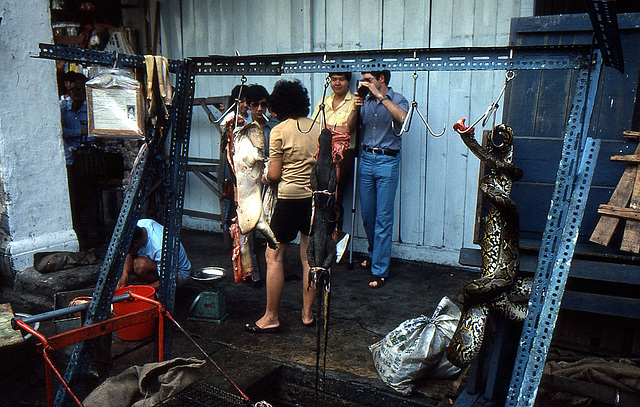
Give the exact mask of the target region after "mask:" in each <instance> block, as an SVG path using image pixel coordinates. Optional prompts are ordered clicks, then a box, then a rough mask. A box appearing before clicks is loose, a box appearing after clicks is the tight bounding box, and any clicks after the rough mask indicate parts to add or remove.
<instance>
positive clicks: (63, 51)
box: [38, 44, 182, 72]
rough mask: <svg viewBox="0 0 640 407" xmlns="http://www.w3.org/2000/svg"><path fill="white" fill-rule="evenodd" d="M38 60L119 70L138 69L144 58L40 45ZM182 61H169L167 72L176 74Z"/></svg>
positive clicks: (117, 53)
mask: <svg viewBox="0 0 640 407" xmlns="http://www.w3.org/2000/svg"><path fill="white" fill-rule="evenodd" d="M39 47H40V54H39V55H38V58H46V59H61V60H65V61H75V62H86V63H89V64H102V65H107V66H116V67H119V68H122V67H127V68H138V67H141V66H143V65H144V56H142V55H134V54H122V53H119V52H108V51H97V50H94V49H85V48H78V47H65V46H61V45H51V44H40V45H39ZM181 63H182V61H177V60H169V71H171V72H176V71H177V69H178V65H179V64H181Z"/></svg>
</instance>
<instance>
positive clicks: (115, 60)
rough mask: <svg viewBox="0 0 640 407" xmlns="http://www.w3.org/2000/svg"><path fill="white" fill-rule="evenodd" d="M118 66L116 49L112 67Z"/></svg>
mask: <svg viewBox="0 0 640 407" xmlns="http://www.w3.org/2000/svg"><path fill="white" fill-rule="evenodd" d="M117 67H118V51H117V50H116V57H115V59H114V61H113V69H116V68H117Z"/></svg>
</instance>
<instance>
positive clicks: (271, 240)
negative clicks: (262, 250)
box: [256, 212, 278, 249]
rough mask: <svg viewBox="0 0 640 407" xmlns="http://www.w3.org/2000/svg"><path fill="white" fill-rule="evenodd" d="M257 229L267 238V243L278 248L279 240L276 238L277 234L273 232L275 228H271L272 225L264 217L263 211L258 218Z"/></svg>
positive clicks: (273, 247)
mask: <svg viewBox="0 0 640 407" xmlns="http://www.w3.org/2000/svg"><path fill="white" fill-rule="evenodd" d="M256 229H257V230H258V232H260V233H262V235H263V236H264V237H265V238H266V239H267V244H268V245H269V247H270V248H272V249H276V248H277V247H278V240H277V239H276V236H275V235H274V234H273V230H271V227H270V226H269V224H268V223H267V221H266V219H265V218H264V213H263V212H262V213H260V219H258V223H256Z"/></svg>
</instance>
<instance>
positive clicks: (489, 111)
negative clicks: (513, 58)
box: [458, 70, 516, 134]
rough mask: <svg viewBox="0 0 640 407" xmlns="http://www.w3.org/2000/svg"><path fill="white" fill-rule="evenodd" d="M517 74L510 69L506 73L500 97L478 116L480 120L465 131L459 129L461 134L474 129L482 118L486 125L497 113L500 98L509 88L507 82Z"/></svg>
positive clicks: (483, 123)
mask: <svg viewBox="0 0 640 407" xmlns="http://www.w3.org/2000/svg"><path fill="white" fill-rule="evenodd" d="M515 76H516V74H515V72H513V71H511V70H509V71H507V73H506V74H505V78H504V86H502V89H501V90H500V94H498V97H497V98H496V101H495V102H493V103H492V104H491V105H490V106H489V107H488V108H487V110H486V111H485V112H484V113H483V114H482V116H480V117H479V118H478V120H476V121H475V122H473V124H472V125H470V126H469V127H467V129H466V130H464V131H458V133H459V134H467V133H469V132H470V131H471V129H473V128H474V127H475V125H476V124H478V123H479V122H480V120H482V126H484V125H485V124H486V123H487V121H488V120H489V118H490V117H491V116H492V115H493V114H494V113H495V111H496V110H498V107H499V105H498V102H499V101H500V99H501V98H502V95H504V91H505V90H506V89H507V84H509V82H511V80H512V79H513V78H514V77H515Z"/></svg>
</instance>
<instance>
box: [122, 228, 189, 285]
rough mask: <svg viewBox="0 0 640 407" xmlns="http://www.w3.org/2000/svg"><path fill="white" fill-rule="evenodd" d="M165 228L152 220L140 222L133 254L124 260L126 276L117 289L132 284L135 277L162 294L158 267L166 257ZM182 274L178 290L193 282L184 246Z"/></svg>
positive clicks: (177, 275) (133, 245) (179, 260)
mask: <svg viewBox="0 0 640 407" xmlns="http://www.w3.org/2000/svg"><path fill="white" fill-rule="evenodd" d="M163 233H164V228H163V226H162V225H161V224H159V223H158V222H156V221H155V220H152V219H140V220H139V221H138V222H137V223H136V229H135V231H134V232H133V238H132V240H131V246H130V247H129V253H127V257H126V258H125V259H124V266H123V268H122V276H121V277H120V280H118V286H117V288H120V287H124V286H126V285H128V284H129V279H130V278H131V276H132V275H135V276H136V278H137V279H138V281H139V282H141V283H142V284H145V285H149V286H151V287H153V288H155V289H156V291H157V290H158V287H159V286H160V276H159V274H158V263H159V262H160V259H161V257H162V236H163ZM177 272H178V274H176V286H182V285H183V284H184V283H186V282H187V281H188V280H189V273H190V272H191V262H189V258H187V253H186V252H185V251H184V247H182V243H180V252H179V254H178V270H177Z"/></svg>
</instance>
